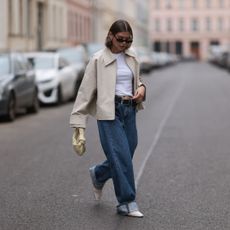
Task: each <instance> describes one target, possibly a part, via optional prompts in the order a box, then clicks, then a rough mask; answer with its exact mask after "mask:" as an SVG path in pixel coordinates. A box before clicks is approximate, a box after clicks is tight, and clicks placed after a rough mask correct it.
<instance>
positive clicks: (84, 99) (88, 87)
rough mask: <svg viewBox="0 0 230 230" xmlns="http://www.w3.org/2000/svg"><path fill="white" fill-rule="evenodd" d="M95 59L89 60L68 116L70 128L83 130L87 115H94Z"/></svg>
mask: <svg viewBox="0 0 230 230" xmlns="http://www.w3.org/2000/svg"><path fill="white" fill-rule="evenodd" d="M96 79H97V71H96V59H95V58H91V60H90V61H89V63H88V65H87V67H86V70H85V74H84V76H83V79H82V82H81V85H80V88H79V90H78V94H77V97H76V100H75V102H74V106H73V110H72V112H71V115H70V127H72V128H77V127H81V128H85V127H86V123H87V117H88V115H89V114H95V107H96V92H97V90H96V85H97V80H96Z"/></svg>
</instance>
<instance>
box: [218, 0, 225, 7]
mask: <svg viewBox="0 0 230 230" xmlns="http://www.w3.org/2000/svg"><path fill="white" fill-rule="evenodd" d="M219 7H220V8H224V0H219Z"/></svg>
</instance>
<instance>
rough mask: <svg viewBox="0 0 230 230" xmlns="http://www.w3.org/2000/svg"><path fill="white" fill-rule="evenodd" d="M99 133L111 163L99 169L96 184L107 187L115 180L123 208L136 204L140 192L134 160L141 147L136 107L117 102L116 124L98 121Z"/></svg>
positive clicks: (98, 167)
mask: <svg viewBox="0 0 230 230" xmlns="http://www.w3.org/2000/svg"><path fill="white" fill-rule="evenodd" d="M98 130H99V136H100V141H101V145H102V148H103V150H104V153H105V155H106V158H107V160H105V161H104V162H103V163H102V164H99V165H96V167H95V177H96V180H97V181H98V182H99V183H102V184H103V183H105V182H106V181H107V180H108V179H110V178H112V180H113V185H114V190H115V194H116V198H117V201H118V202H119V204H126V203H130V202H134V201H135V198H136V188H135V180H134V172H133V164H132V158H133V155H134V151H135V149H136V146H137V129H136V109H135V106H133V105H131V104H122V103H118V102H116V103H115V120H98Z"/></svg>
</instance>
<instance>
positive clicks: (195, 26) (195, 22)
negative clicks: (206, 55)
mask: <svg viewBox="0 0 230 230" xmlns="http://www.w3.org/2000/svg"><path fill="white" fill-rule="evenodd" d="M191 30H192V31H198V30H199V23H198V20H197V19H196V18H193V19H192V21H191Z"/></svg>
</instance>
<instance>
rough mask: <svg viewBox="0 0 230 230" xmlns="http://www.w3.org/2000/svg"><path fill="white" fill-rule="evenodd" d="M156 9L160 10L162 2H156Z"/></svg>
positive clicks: (157, 0) (158, 0) (156, 0)
mask: <svg viewBox="0 0 230 230" xmlns="http://www.w3.org/2000/svg"><path fill="white" fill-rule="evenodd" d="M155 8H156V9H160V0H155Z"/></svg>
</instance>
